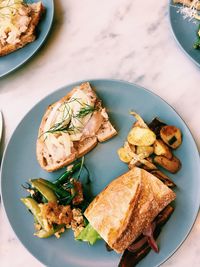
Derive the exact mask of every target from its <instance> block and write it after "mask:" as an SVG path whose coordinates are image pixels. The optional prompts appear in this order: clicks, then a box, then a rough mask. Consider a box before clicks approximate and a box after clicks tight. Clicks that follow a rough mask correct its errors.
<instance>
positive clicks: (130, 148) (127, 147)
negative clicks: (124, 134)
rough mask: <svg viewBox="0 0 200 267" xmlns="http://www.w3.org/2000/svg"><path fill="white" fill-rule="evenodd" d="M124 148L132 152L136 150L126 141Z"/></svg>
mask: <svg viewBox="0 0 200 267" xmlns="http://www.w3.org/2000/svg"><path fill="white" fill-rule="evenodd" d="M124 148H125V149H128V150H130V151H132V152H133V153H135V151H136V147H135V146H134V145H131V144H129V142H127V141H126V142H125V143H124Z"/></svg>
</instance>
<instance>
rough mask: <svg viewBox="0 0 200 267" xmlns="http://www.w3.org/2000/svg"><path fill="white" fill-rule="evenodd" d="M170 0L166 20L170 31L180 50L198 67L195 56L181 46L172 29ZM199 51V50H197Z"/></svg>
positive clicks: (199, 65) (198, 63)
mask: <svg viewBox="0 0 200 267" xmlns="http://www.w3.org/2000/svg"><path fill="white" fill-rule="evenodd" d="M171 2H172V0H169V5H168V21H169V24H170V30H171V33H172V35H173V37H174V39H175V41H176V43H177V44H178V46H179V47H180V49H181V51H182V52H183V53H184V54H185V55H186V56H187V58H188V59H190V60H191V61H192V62H193V63H194V64H195V65H196V66H197V67H199V68H200V62H198V61H197V60H195V58H193V57H192V56H191V55H190V54H189V53H188V52H187V51H186V50H185V49H184V47H183V46H182V44H181V43H180V41H179V39H178V38H177V36H176V34H175V31H174V24H173V23H172V19H171V14H172V13H171V12H172V11H171V8H172V4H171ZM199 52H200V51H199Z"/></svg>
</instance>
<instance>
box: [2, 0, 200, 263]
mask: <svg viewBox="0 0 200 267" xmlns="http://www.w3.org/2000/svg"><path fill="white" fill-rule="evenodd" d="M55 6H56V16H55V21H54V26H53V29H52V32H51V34H50V36H49V38H48V40H47V42H46V43H45V45H44V46H43V47H42V49H41V50H40V51H39V53H38V54H37V55H36V56H34V58H32V60H31V61H29V62H28V63H27V64H26V65H24V66H23V67H22V68H20V69H19V70H17V71H16V72H14V73H12V74H10V75H9V76H7V77H5V78H3V79H0V109H1V110H2V111H3V113H4V117H5V122H6V141H7V140H8V138H9V137H10V136H11V134H12V132H13V130H14V129H15V127H16V126H17V124H18V123H19V121H20V120H21V119H22V117H23V116H24V115H25V114H26V113H27V111H28V110H29V109H30V108H31V107H32V106H33V105H34V104H35V103H37V102H38V101H39V100H40V99H42V98H43V97H44V96H46V95H47V94H49V93H51V92H53V91H54V90H55V89H57V88H59V87H61V86H64V85H66V84H69V83H71V82H74V81H77V80H82V79H90V78H115V79H122V80H127V81H131V82H134V83H138V84H140V85H142V86H144V87H146V88H149V89H150V90H151V91H153V92H154V93H156V94H158V95H159V96H161V97H163V98H164V99H165V100H166V101H167V102H168V103H169V104H171V105H172V106H173V107H174V108H175V109H176V110H177V111H178V113H179V114H180V115H181V116H182V118H183V119H184V120H185V121H186V123H187V124H188V126H189V128H190V129H191V131H192V133H193V136H194V138H195V139H196V142H197V145H198V148H199V149H200V137H199V135H200V126H199V125H200V119H199V115H200V105H199V101H200V90H199V84H200V75H199V68H198V67H196V66H195V65H194V64H193V63H192V62H191V61H190V60H189V59H188V58H187V57H186V56H185V55H184V54H183V52H182V51H181V50H180V48H179V47H178V46H177V44H176V42H175V40H174V39H173V36H172V33H171V29H170V26H169V20H168V3H167V1H154V0H148V1H145V2H141V1H140V0H134V1H133V0H109V1H108V0H101V1H98V0H81V1H78V0H68V1H64V0H63V1H61V0H55ZM0 225H1V226H0V266H2V267H22V266H27V265H28V266H29V267H41V266H42V265H41V263H39V262H38V261H37V260H36V259H35V258H34V257H33V256H31V255H30V254H29V252H27V251H26V249H25V248H24V247H23V246H22V245H21V243H20V242H19V241H18V239H17V238H16V236H15V234H14V233H13V231H12V229H11V227H10V226H9V225H8V223H7V219H6V216H5V213H4V211H3V210H2V205H0ZM199 264H200V216H199V217H198V219H197V221H196V223H195V226H194V228H193V230H192V232H191V234H190V235H189V237H188V238H187V240H186V241H185V242H184V244H183V245H182V246H181V248H180V249H179V250H178V251H177V252H176V253H175V254H174V256H172V257H171V258H170V259H169V260H168V261H167V262H166V263H165V264H163V267H168V266H176V267H186V266H193V267H197V266H200V265H199Z"/></svg>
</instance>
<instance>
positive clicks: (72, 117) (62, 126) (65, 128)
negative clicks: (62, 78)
mask: <svg viewBox="0 0 200 267" xmlns="http://www.w3.org/2000/svg"><path fill="white" fill-rule="evenodd" d="M72 102H77V103H79V104H80V105H81V108H80V110H79V111H78V112H77V113H74V112H73V110H72V108H71V107H70V105H69V104H70V103H72ZM62 106H63V111H62V112H63V116H62V119H61V121H60V122H57V123H55V124H54V125H53V126H51V128H50V129H49V130H48V131H45V132H43V133H42V135H43V134H47V133H59V132H65V133H70V134H72V133H78V132H80V131H81V130H82V128H83V127H84V124H83V122H82V121H81V119H82V118H84V117H86V116H87V115H89V114H91V113H93V112H94V111H95V110H96V107H94V106H91V105H89V104H87V103H82V102H81V101H80V99H78V98H72V99H70V100H69V101H65V102H64V103H63V104H62ZM73 121H78V122H79V123H80V124H81V125H82V127H81V126H80V127H79V126H77V125H74V123H73ZM66 122H67V123H66Z"/></svg>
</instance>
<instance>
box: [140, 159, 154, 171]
mask: <svg viewBox="0 0 200 267" xmlns="http://www.w3.org/2000/svg"><path fill="white" fill-rule="evenodd" d="M140 162H141V163H142V168H143V169H145V170H147V171H151V170H157V167H156V165H154V164H153V163H152V162H151V161H149V160H148V159H141V160H140Z"/></svg>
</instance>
